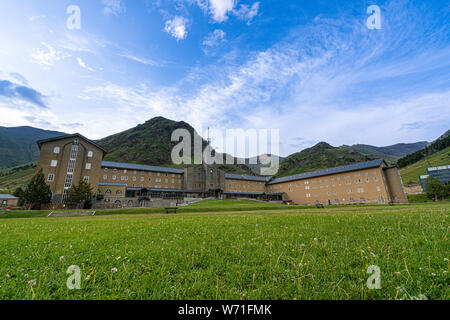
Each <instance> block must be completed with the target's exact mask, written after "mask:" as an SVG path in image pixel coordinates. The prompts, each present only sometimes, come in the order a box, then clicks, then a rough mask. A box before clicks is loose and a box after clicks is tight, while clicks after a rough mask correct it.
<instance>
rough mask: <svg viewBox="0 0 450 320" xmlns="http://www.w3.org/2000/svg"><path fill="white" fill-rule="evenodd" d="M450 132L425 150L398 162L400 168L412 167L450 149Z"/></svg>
mask: <svg viewBox="0 0 450 320" xmlns="http://www.w3.org/2000/svg"><path fill="white" fill-rule="evenodd" d="M449 131H450V130H449ZM449 131H447V132H446V133H444V134H443V135H442V136H440V137H439V138H437V139H436V140H435V141H434V142H432V143H430V144H429V145H428V146H426V147H425V148H423V149H421V150H419V151H416V152H414V153H412V154H409V155H407V156H405V157H403V158H401V159H399V160H398V161H397V164H398V165H399V166H400V168H405V167H407V166H410V165H412V164H414V163H416V162H418V161H420V160H422V159H426V158H427V157H429V156H431V155H433V154H435V153H437V152H439V151H441V150H444V149H446V148H448V147H450V133H449Z"/></svg>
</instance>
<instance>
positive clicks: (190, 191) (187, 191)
mask: <svg viewBox="0 0 450 320" xmlns="http://www.w3.org/2000/svg"><path fill="white" fill-rule="evenodd" d="M144 189H145V190H148V191H151V192H177V193H207V192H208V191H201V190H200V191H199V190H182V189H163V188H140V187H129V188H127V190H128V191H141V190H144Z"/></svg>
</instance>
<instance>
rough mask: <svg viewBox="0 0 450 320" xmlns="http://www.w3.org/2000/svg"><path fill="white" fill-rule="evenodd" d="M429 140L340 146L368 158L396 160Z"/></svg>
mask: <svg viewBox="0 0 450 320" xmlns="http://www.w3.org/2000/svg"><path fill="white" fill-rule="evenodd" d="M428 144H429V142H427V141H421V142H416V143H398V144H394V145H392V146H386V147H374V146H371V145H366V144H355V145H352V146H342V148H346V149H350V150H354V151H357V152H359V153H362V154H364V155H366V156H368V157H370V158H378V159H380V158H383V159H385V160H386V161H387V162H396V161H397V160H398V159H400V158H402V157H404V156H407V155H409V154H411V153H414V152H416V151H419V150H421V149H423V148H425V147H426V146H428Z"/></svg>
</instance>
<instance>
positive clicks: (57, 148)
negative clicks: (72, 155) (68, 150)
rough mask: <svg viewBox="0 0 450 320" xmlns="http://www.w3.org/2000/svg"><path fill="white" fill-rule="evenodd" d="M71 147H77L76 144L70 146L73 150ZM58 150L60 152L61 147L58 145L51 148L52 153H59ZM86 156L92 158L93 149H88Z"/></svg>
mask: <svg viewBox="0 0 450 320" xmlns="http://www.w3.org/2000/svg"><path fill="white" fill-rule="evenodd" d="M73 147H77V145H73V146H72V151H73ZM77 148H78V147H77ZM60 152H61V148H60V147H55V148H53V153H54V154H59V153H60ZM87 156H88V158H92V157H93V156H94V151H88V153H87Z"/></svg>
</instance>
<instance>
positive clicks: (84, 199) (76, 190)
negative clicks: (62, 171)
mask: <svg viewBox="0 0 450 320" xmlns="http://www.w3.org/2000/svg"><path fill="white" fill-rule="evenodd" d="M94 196H95V195H94V193H93V192H92V188H91V185H90V184H89V182H86V181H84V180H80V182H79V183H78V185H77V186H76V185H73V186H72V187H70V189H69V190H67V197H66V202H67V203H68V204H71V205H76V206H82V208H83V209H90V208H91V207H92V200H93V199H94Z"/></svg>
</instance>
